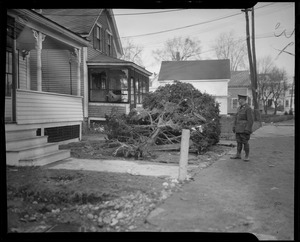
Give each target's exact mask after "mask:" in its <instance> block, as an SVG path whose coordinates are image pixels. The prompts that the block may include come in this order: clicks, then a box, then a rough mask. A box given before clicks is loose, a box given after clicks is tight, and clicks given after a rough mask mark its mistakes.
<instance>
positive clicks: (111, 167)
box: [49, 158, 197, 179]
mask: <svg viewBox="0 0 300 242" xmlns="http://www.w3.org/2000/svg"><path fill="white" fill-rule="evenodd" d="M196 167H197V166H195V165H189V166H188V173H190V172H191V171H192V170H193V169H195V168H196ZM49 169H67V170H89V171H105V172H118V173H128V174H131V175H143V176H157V177H170V178H172V179H177V178H178V172H179V166H178V165H173V164H153V162H145V161H127V160H91V159H77V158H69V159H66V160H64V161H60V162H57V163H55V164H52V165H51V166H49Z"/></svg>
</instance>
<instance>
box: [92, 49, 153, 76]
mask: <svg viewBox="0 0 300 242" xmlns="http://www.w3.org/2000/svg"><path fill="white" fill-rule="evenodd" d="M87 64H88V65H89V66H93V65H95V66H105V65H109V66H131V67H134V68H135V69H137V70H139V71H141V72H142V73H144V74H145V75H147V76H151V75H152V73H151V72H149V71H147V70H146V69H145V68H144V67H141V66H139V65H137V64H135V63H133V62H130V61H126V60H121V59H117V58H114V57H111V56H106V55H102V54H99V55H97V56H95V57H93V58H91V59H89V60H88V61H87Z"/></svg>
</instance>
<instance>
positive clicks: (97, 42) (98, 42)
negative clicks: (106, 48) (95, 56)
mask: <svg viewBox="0 0 300 242" xmlns="http://www.w3.org/2000/svg"><path fill="white" fill-rule="evenodd" d="M98 35H99V36H98ZM94 49H96V50H99V51H101V52H103V28H102V25H101V24H98V23H97V24H96V25H95V30H94Z"/></svg>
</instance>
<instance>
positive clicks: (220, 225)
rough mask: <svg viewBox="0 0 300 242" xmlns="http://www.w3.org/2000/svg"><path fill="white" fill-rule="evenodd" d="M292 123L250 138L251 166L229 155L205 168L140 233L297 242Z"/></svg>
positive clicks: (152, 215) (265, 128) (263, 129)
mask: <svg viewBox="0 0 300 242" xmlns="http://www.w3.org/2000/svg"><path fill="white" fill-rule="evenodd" d="M292 123H293V122H291V121H288V122H282V123H277V124H276V125H265V126H262V127H261V128H260V129H258V130H256V131H255V132H254V133H253V135H252V137H251V140H250V149H251V151H250V161H249V162H244V161H243V160H232V159H230V154H227V155H225V156H223V157H222V158H221V159H220V160H218V161H217V162H215V163H214V164H213V165H212V166H210V167H209V168H207V169H204V170H199V171H198V173H197V174H196V175H195V177H194V181H192V182H189V183H187V184H186V185H184V186H183V188H182V191H181V192H178V193H174V194H173V195H172V196H171V197H169V198H168V199H166V200H165V202H164V203H163V204H162V205H161V206H159V207H157V208H156V209H155V210H153V211H152V212H151V213H150V214H149V216H148V217H147V222H148V224H147V226H145V228H141V229H140V230H149V231H163V232H171V231H172V232H183V231H184V232H231V233H234V232H249V233H253V234H254V235H256V236H257V238H258V239H260V240H276V239H277V240H293V238H294V126H293V125H291V124H292ZM286 124H289V125H286ZM232 153H235V148H233V150H232Z"/></svg>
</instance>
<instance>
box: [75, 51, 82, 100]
mask: <svg viewBox="0 0 300 242" xmlns="http://www.w3.org/2000/svg"><path fill="white" fill-rule="evenodd" d="M74 52H75V56H76V57H77V60H76V62H77V96H80V95H81V93H80V92H81V78H80V63H81V50H80V49H77V48H75V51H74Z"/></svg>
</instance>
